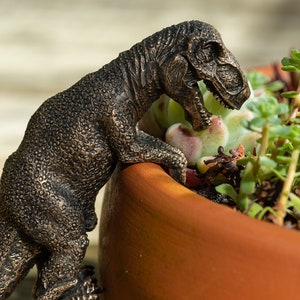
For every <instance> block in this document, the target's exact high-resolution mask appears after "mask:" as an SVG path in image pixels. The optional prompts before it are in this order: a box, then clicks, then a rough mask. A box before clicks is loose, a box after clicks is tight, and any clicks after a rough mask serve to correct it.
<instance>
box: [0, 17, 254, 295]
mask: <svg viewBox="0 0 300 300" xmlns="http://www.w3.org/2000/svg"><path fill="white" fill-rule="evenodd" d="M200 79H204V80H205V82H206V83H207V84H208V86H209V87H210V88H211V90H212V91H213V92H214V93H215V94H216V95H217V96H218V97H219V99H220V101H221V103H223V104H224V105H227V106H229V107H232V108H239V107H240V106H241V105H242V103H243V102H244V101H245V100H246V99H247V98H248V96H249V88H248V85H247V82H246V79H245V77H244V75H243V73H242V71H241V69H240V67H239V65H238V63H237V61H236V60H235V58H234V57H233V55H232V54H231V53H230V52H229V51H228V50H227V49H226V48H225V46H224V44H223V42H222V40H221V37H220V34H219V33H218V32H217V31H216V29H214V28H213V27H212V26H211V25H209V24H206V23H203V22H199V21H191V22H184V23H181V24H178V25H175V26H171V27H168V28H165V29H163V30H162V31H160V32H158V33H155V34H153V35H152V36H150V37H148V38H146V39H144V40H143V41H142V42H140V43H138V44H136V45H135V46H133V47H132V48H131V49H130V50H128V51H125V52H122V53H121V54H120V55H119V56H118V58H116V59H115V60H113V61H112V62H110V63H109V64H107V65H105V66H104V67H102V68H101V69H100V70H99V71H97V72H94V73H91V74H88V75H86V76H85V77H83V78H82V79H81V80H80V81H79V82H77V83H76V84H75V85H73V86H72V87H70V88H69V89H67V90H65V91H63V92H61V93H59V94H57V95H55V96H54V97H52V98H50V99H48V100H46V101H45V102H44V103H43V104H42V105H41V106H40V108H39V109H38V110H37V111H36V112H35V114H34V115H33V116H32V117H31V119H30V121H29V124H28V127H27V129H26V132H25V136H24V138H23V141H22V142H21V144H20V146H19V148H18V149H17V151H16V152H14V153H13V154H12V155H11V156H10V157H9V158H8V159H7V161H6V163H5V166H4V169H3V173H2V178H1V185H0V253H1V254H0V274H1V275H0V276H1V278H0V299H5V298H6V297H8V296H9V295H10V294H11V292H12V291H13V289H14V287H15V286H16V284H17V283H18V282H19V281H20V280H21V279H22V278H23V277H24V276H25V275H26V274H27V272H28V270H29V269H30V268H31V267H32V266H33V265H34V264H36V265H37V267H38V278H37V282H36V287H35V289H34V297H35V298H37V299H40V300H41V299H47V300H49V299H58V298H60V297H61V296H62V295H63V294H64V293H65V292H66V291H67V290H69V289H70V288H72V287H74V286H75V285H76V283H77V277H78V273H79V270H80V266H81V262H82V259H83V257H84V255H85V250H86V247H87V245H88V238H87V234H86V232H87V231H90V230H92V229H94V227H95V225H96V222H97V218H96V215H95V211H94V202H95V198H96V195H97V193H98V191H99V189H100V188H101V187H102V186H103V185H104V184H105V183H106V182H107V180H108V179H109V177H110V176H111V174H112V172H113V170H114V168H115V166H116V163H117V162H118V161H122V162H124V163H139V162H145V161H151V162H155V163H158V164H162V165H165V166H167V167H168V168H169V169H170V172H171V175H172V176H173V177H174V178H175V179H176V180H177V181H179V182H184V181H185V168H186V159H185V157H184V155H183V154H182V153H181V151H179V150H178V149H176V148H174V147H171V146H170V145H167V144H165V143H164V142H162V141H161V140H159V139H156V138H154V137H152V136H150V135H147V134H146V133H144V132H142V131H140V130H138V129H137V128H136V125H137V122H138V121H139V120H140V119H141V117H142V116H143V114H144V113H145V111H146V110H147V109H148V108H149V107H150V105H151V104H152V102H153V101H155V100H156V99H158V98H159V96H160V95H161V94H162V93H165V94H167V95H169V96H170V97H172V98H173V99H174V100H176V101H178V102H179V103H180V104H181V105H182V106H183V108H184V109H185V111H186V114H187V117H188V119H189V120H190V122H191V123H192V125H193V127H194V129H199V128H205V127H207V126H208V125H209V124H210V114H209V113H208V112H207V111H206V109H205V108H204V105H203V102H202V95H201V93H200V91H199V89H198V86H197V81H198V80H200ZM67 298H68V297H67ZM76 299H77V298H76ZM78 299H89V298H87V296H86V297H85V298H84V296H82V297H81V296H80V297H79V298H78ZM91 299H92V298H91Z"/></svg>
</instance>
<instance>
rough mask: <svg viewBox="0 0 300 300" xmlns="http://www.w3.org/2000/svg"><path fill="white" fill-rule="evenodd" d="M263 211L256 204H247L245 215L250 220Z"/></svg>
mask: <svg viewBox="0 0 300 300" xmlns="http://www.w3.org/2000/svg"><path fill="white" fill-rule="evenodd" d="M262 210H263V207H262V206H261V205H259V204H258V203H255V202H252V203H249V206H248V212H247V215H248V216H250V217H252V218H257V216H258V215H259V213H260V212H261V211H262Z"/></svg>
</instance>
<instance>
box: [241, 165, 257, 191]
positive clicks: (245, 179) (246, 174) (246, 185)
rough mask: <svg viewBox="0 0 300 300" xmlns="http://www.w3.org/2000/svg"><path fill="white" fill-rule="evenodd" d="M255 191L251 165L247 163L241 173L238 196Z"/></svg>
mask: <svg viewBox="0 0 300 300" xmlns="http://www.w3.org/2000/svg"><path fill="white" fill-rule="evenodd" d="M254 190H255V178H254V176H253V165H252V164H251V163H248V164H247V166H246V168H245V169H244V171H243V173H242V180H241V184H240V194H244V195H249V194H252V193H253V192H254Z"/></svg>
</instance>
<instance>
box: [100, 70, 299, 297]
mask: <svg viewBox="0 0 300 300" xmlns="http://www.w3.org/2000/svg"><path fill="white" fill-rule="evenodd" d="M263 71H264V72H265V73H269V74H270V72H271V69H267V70H266V69H265V68H264V69H263ZM299 247H300V233H299V232H297V231H295V230H291V229H285V228H281V227H279V226H276V225H273V224H269V223H266V222H263V221H258V220H255V219H252V218H250V217H248V216H245V215H243V214H242V213H240V212H237V211H234V210H233V209H231V208H228V207H226V206H223V205H219V204H216V203H213V202H211V201H210V200H208V199H206V198H204V197H202V196H199V195H197V194H196V193H194V192H192V191H190V190H189V189H187V188H185V187H183V186H182V185H180V184H178V183H176V182H175V181H174V180H173V179H172V178H171V177H170V176H168V175H167V174H166V173H165V172H164V171H163V170H162V168H161V167H159V166H157V165H155V164H151V163H143V164H137V165H131V166H129V167H126V168H125V169H123V170H120V169H119V170H116V172H115V174H114V176H113V177H112V179H111V180H110V182H109V185H108V188H107V190H106V194H105V198H104V204H103V209H102V217H101V226H100V250H99V259H100V260H99V273H100V282H101V284H102V285H103V286H104V287H105V293H104V298H105V299H106V300H127V299H128V300H146V299H151V300H153V299H161V300H169V299H170V300H171V299H172V300H175V299H176V300H180V299H184V300H187V299H188V300H190V299H191V300H196V299H197V300H198V299H206V300H207V299H214V300H216V299H249V300H250V299H251V300H253V299H299V297H300V296H299V295H300V250H299Z"/></svg>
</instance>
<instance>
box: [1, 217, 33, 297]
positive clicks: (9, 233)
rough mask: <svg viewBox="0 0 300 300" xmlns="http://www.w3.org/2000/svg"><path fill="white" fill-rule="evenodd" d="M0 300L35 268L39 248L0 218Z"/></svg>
mask: <svg viewBox="0 0 300 300" xmlns="http://www.w3.org/2000/svg"><path fill="white" fill-rule="evenodd" d="M0 241H1V242H0V253H1V255H0V274H1V276H0V299H6V298H7V297H8V296H9V295H10V294H11V293H12V292H13V290H14V288H15V287H16V285H17V284H18V283H19V282H20V281H21V280H22V279H23V278H24V277H25V276H26V274H27V273H28V271H29V270H30V269H31V268H32V267H33V265H34V263H35V258H36V256H37V254H38V252H39V250H38V248H37V247H35V246H34V245H33V244H32V243H28V239H27V241H26V238H25V239H24V237H22V235H21V234H20V233H19V232H18V231H17V230H16V229H15V228H14V227H13V226H11V225H10V224H9V223H8V222H7V221H6V220H3V219H2V217H1V216H0Z"/></svg>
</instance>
